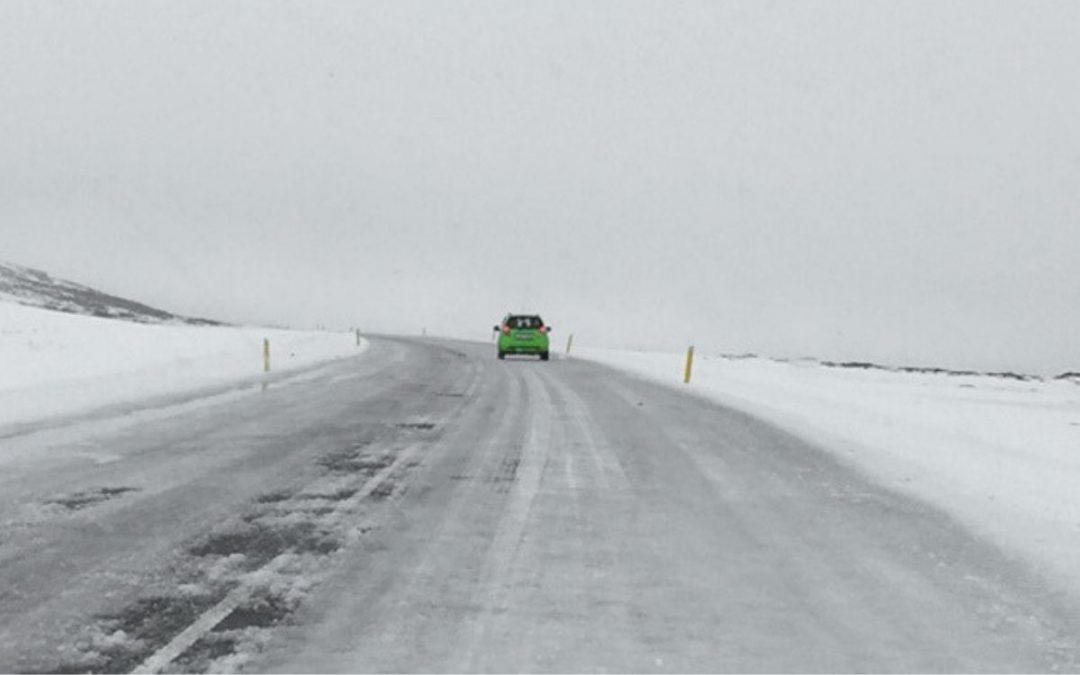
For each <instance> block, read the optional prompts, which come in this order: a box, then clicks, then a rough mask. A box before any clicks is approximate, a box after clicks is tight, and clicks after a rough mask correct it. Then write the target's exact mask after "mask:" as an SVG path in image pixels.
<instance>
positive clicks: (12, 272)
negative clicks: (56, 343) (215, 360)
mask: <svg viewBox="0 0 1080 675" xmlns="http://www.w3.org/2000/svg"><path fill="white" fill-rule="evenodd" d="M0 300H9V301H14V302H17V303H19V304H22V305H27V306H29V307H42V308H44V309H52V310H57V311H61V312H68V313H71V314H85V315H88V316H99V317H106V318H112V319H124V320H127V321H138V322H140V323H186V324H193V325H214V324H217V323H218V322H216V321H210V320H207V319H192V318H188V317H182V316H178V315H176V314H172V313H170V312H166V311H163V310H160V309H155V308H153V307H149V306H147V305H144V304H142V303H138V302H134V301H132V300H127V299H125V298H119V297H116V296H115V295H109V294H108V293H104V292H102V291H99V290H96V289H93V288H90V287H88V286H83V285H82V284H77V283H75V282H72V281H66V280H64V279H57V278H55V277H53V276H51V275H49V274H48V273H46V272H42V271H41V270H35V269H30V268H28V267H22V266H20V265H13V264H11V263H5V262H0Z"/></svg>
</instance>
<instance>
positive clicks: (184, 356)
mask: <svg viewBox="0 0 1080 675" xmlns="http://www.w3.org/2000/svg"><path fill="white" fill-rule="evenodd" d="M264 338H265V339H268V340H270V345H271V364H272V372H273V373H274V374H275V375H276V374H277V373H280V372H282V371H288V370H294V369H297V368H300V367H303V366H309V365H312V364H315V363H318V362H320V361H325V360H330V359H335V358H341V357H345V356H351V355H355V354H357V353H358V351H360V350H362V349H363V347H364V345H361V346H360V347H358V346H357V344H356V339H355V337H354V336H353V335H350V334H344V333H326V332H306V331H291V330H279V329H265V328H257V327H237V326H210V325H202V326H197V325H186V324H170V325H162V324H146V323H135V322H132V321H117V320H114V319H104V318H99V317H91V316H82V315H79V314H70V313H66V312H57V311H50V310H47V309H41V308H37V307H27V306H24V305H20V304H16V303H14V302H9V301H0V435H2V432H3V431H4V428H5V427H10V426H11V425H13V424H23V423H27V422H33V421H35V420H41V419H44V418H49V417H54V416H57V415H65V414H70V413H76V412H81V411H84V410H90V409H93V408H98V407H102V406H106V405H111V404H117V403H126V402H135V401H143V400H145V399H146V398H148V397H152V396H162V395H168V394H176V393H182V392H186V391H193V390H198V389H204V388H207V387H217V386H222V385H228V384H231V383H236V382H242V381H243V380H245V379H256V378H259V377H261V376H262V372H263V371H262V369H263V361H262V358H263V357H262V350H263V339H264ZM365 344H366V343H365Z"/></svg>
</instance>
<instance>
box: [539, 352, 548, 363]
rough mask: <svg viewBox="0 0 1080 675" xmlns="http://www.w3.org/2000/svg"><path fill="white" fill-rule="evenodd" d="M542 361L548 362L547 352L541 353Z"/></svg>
mask: <svg viewBox="0 0 1080 675" xmlns="http://www.w3.org/2000/svg"><path fill="white" fill-rule="evenodd" d="M540 360H541V361H547V360H548V353H547V352H540Z"/></svg>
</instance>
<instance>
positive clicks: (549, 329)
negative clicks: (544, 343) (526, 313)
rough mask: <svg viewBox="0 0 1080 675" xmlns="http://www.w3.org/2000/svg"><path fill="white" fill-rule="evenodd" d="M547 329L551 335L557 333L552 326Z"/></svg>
mask: <svg viewBox="0 0 1080 675" xmlns="http://www.w3.org/2000/svg"><path fill="white" fill-rule="evenodd" d="M547 329H548V332H549V333H553V332H555V329H554V328H552V327H551V326H548V327H547Z"/></svg>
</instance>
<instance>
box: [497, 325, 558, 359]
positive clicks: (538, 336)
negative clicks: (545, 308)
mask: <svg viewBox="0 0 1080 675" xmlns="http://www.w3.org/2000/svg"><path fill="white" fill-rule="evenodd" d="M494 330H495V331H496V332H498V333H499V358H500V359H505V358H506V355H507V354H537V355H539V356H540V360H541V361H547V360H548V354H549V352H548V333H550V332H551V327H550V326H545V325H544V320H543V319H541V318H540V317H539V316H537V315H535V314H507V315H506V318H504V319H503V320H502V324H501V325H498V326H495V328H494Z"/></svg>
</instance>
